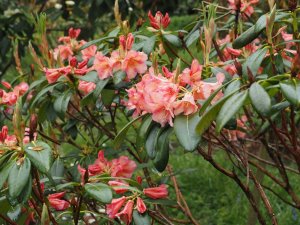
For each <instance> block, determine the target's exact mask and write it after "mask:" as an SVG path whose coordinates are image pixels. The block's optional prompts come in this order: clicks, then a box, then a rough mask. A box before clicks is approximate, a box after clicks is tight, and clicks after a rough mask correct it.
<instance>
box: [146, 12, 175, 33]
mask: <svg viewBox="0 0 300 225" xmlns="http://www.w3.org/2000/svg"><path fill="white" fill-rule="evenodd" d="M148 17H149V20H150V24H151V26H152V27H153V28H155V29H161V28H167V27H168V26H169V24H170V22H171V19H170V17H169V14H168V13H166V14H165V16H164V15H163V14H162V13H161V12H160V11H158V12H157V13H156V14H155V17H153V15H152V14H151V11H149V12H148Z"/></svg>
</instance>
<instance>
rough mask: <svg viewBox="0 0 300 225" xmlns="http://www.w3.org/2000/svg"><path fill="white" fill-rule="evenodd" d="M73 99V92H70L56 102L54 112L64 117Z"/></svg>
mask: <svg viewBox="0 0 300 225" xmlns="http://www.w3.org/2000/svg"><path fill="white" fill-rule="evenodd" d="M71 97H72V91H71V90H68V91H66V92H64V93H63V94H62V95H60V96H59V97H58V98H57V99H56V100H55V102H54V104H53V107H54V110H55V111H56V112H57V113H58V115H60V116H62V117H63V115H64V114H65V113H66V111H67V109H68V105H69V101H70V99H71Z"/></svg>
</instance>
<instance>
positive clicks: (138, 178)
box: [136, 176, 143, 184]
mask: <svg viewBox="0 0 300 225" xmlns="http://www.w3.org/2000/svg"><path fill="white" fill-rule="evenodd" d="M136 181H137V182H138V183H139V184H142V181H143V178H142V177H141V176H137V177H136Z"/></svg>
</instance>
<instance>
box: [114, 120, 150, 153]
mask: <svg viewBox="0 0 300 225" xmlns="http://www.w3.org/2000/svg"><path fill="white" fill-rule="evenodd" d="M144 116H145V115H141V116H139V117H137V118H135V119H134V120H132V121H130V122H129V123H127V124H126V125H125V127H123V128H122V130H120V132H119V133H118V135H117V136H116V137H115V139H114V141H113V145H114V148H116V149H117V148H120V147H121V144H122V142H123V141H124V139H125V138H126V134H127V131H128V130H129V128H130V127H131V125H132V124H133V123H135V122H136V121H138V120H140V119H141V118H143V117H144Z"/></svg>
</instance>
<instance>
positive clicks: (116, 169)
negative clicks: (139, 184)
mask: <svg viewBox="0 0 300 225" xmlns="http://www.w3.org/2000/svg"><path fill="white" fill-rule="evenodd" d="M136 167H137V165H136V163H135V162H134V161H132V160H130V159H129V158H128V157H127V156H120V157H119V158H117V159H113V160H112V161H111V175H112V176H114V177H124V178H130V177H131V176H132V174H133V172H134V170H135V169H136Z"/></svg>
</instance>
